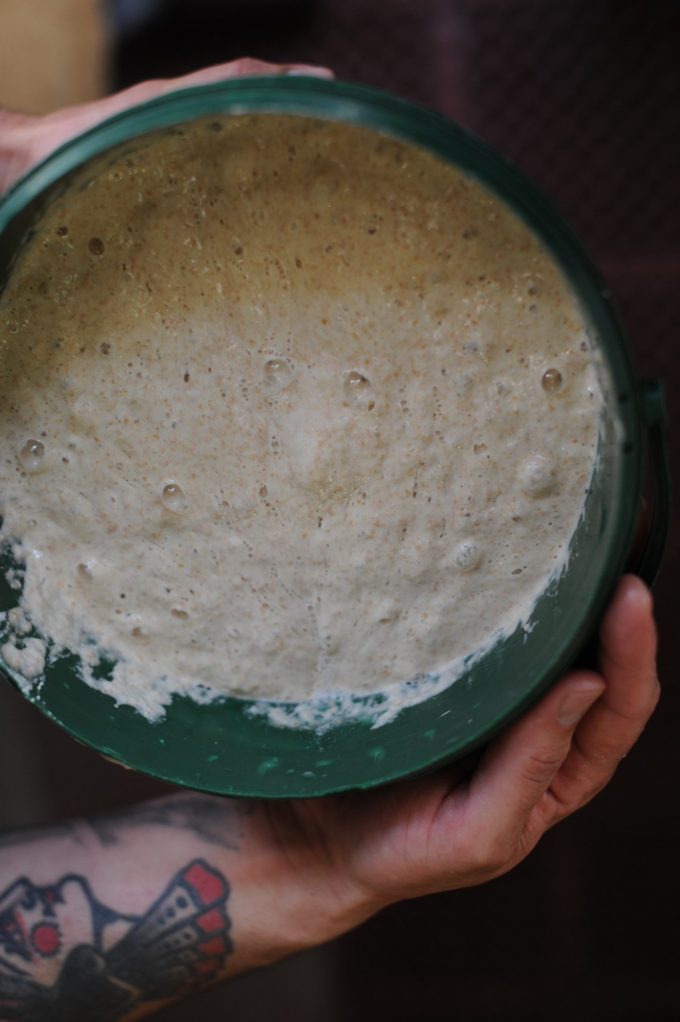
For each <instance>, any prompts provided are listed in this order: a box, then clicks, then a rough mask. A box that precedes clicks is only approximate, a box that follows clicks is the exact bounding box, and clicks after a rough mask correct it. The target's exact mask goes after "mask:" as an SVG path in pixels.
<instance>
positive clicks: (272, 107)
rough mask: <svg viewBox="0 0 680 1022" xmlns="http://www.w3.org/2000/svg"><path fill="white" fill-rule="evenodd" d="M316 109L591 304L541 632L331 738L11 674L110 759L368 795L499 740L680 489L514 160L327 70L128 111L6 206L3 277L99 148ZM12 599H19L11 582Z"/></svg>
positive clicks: (652, 386)
mask: <svg viewBox="0 0 680 1022" xmlns="http://www.w3.org/2000/svg"><path fill="white" fill-rule="evenodd" d="M244 113H267V114H274V115H275V114H285V115H291V114H292V115H296V114H297V115H304V116H306V117H318V118H322V119H331V120H336V121H343V122H345V123H348V124H356V125H362V126H364V127H368V128H372V129H375V130H377V131H380V132H383V133H387V134H390V135H392V136H395V137H397V138H398V139H401V140H402V141H404V142H406V143H410V144H411V145H417V146H422V147H424V148H425V149H428V150H430V151H432V152H433V153H435V154H437V155H438V156H439V157H441V158H443V159H445V160H447V161H449V162H451V163H452V164H454V165H455V166H457V167H458V168H460V169H461V170H463V171H464V172H466V173H468V174H470V175H472V176H473V177H475V178H476V179H477V180H479V181H480V182H481V183H482V184H483V185H485V186H486V187H487V188H488V189H490V190H491V191H492V192H494V193H496V195H497V196H498V197H500V198H501V199H502V200H503V201H505V202H506V203H507V204H509V205H510V206H511V207H513V208H514V210H515V212H516V213H517V214H518V215H519V216H520V217H521V218H522V219H523V220H524V221H525V223H526V224H527V225H528V226H529V227H530V228H531V230H532V231H533V232H534V233H535V234H536V235H537V236H538V237H539V238H540V239H541V240H542V242H543V243H544V245H545V246H546V247H547V249H548V250H549V251H550V252H551V253H552V255H553V257H554V259H555V260H556V262H557V263H558V264H559V265H560V267H561V268H562V271H563V273H564V274H565V275H566V277H567V279H568V280H569V282H570V284H571V287H572V290H573V292H574V294H575V295H576V296H577V298H578V300H579V301H580V304H581V307H582V312H583V315H584V318H585V320H586V323H587V325H588V329H589V331H590V332H591V335H592V337H593V338H594V339H595V342H596V344H597V345H598V347H599V349H600V351H601V354H602V356H603V359H604V361H605V363H606V365H607V367H608V373H609V377H610V380H611V388H610V391H609V393H608V394H607V395H606V410H605V423H604V428H603V431H602V441H601V447H600V451H599V458H598V467H597V469H596V474H595V478H594V480H593V485H592V487H591V489H590V492H589V494H588V497H587V501H586V509H585V514H584V516H583V519H582V521H581V524H580V526H579V528H578V531H577V534H576V536H575V539H574V543H573V547H572V555H571V558H570V561H569V567H568V570H567V571H566V572H565V573H564V574H563V575H562V577H561V578H560V579H559V580H558V581H557V582H556V583H555V584H554V585H551V587H550V588H549V589H548V590H546V592H545V593H544V595H543V596H542V597H541V599H540V601H539V603H538V605H537V607H536V610H535V613H534V615H533V619H532V620H533V628H532V630H531V631H530V632H529V633H527V632H526V631H525V630H523V629H522V628H518V629H517V631H516V632H515V633H514V634H513V635H512V636H510V637H509V638H507V639H506V640H504V641H503V642H500V643H498V644H497V645H496V646H495V647H494V648H493V649H491V650H490V652H488V653H487V654H486V655H485V656H484V657H483V658H481V659H479V660H476V661H475V662H474V664H473V665H472V666H471V667H470V669H469V670H468V671H467V673H466V674H464V675H463V677H461V678H460V679H459V680H458V681H456V682H455V683H454V684H453V685H451V686H450V687H449V688H448V689H446V690H445V691H443V692H441V693H440V694H438V695H435V696H433V697H432V698H430V699H429V700H426V701H424V702H422V703H420V704H417V705H415V706H411V707H409V708H406V709H404V710H402V711H401V713H400V714H399V715H398V716H397V717H396V718H395V719H394V720H393V721H392V722H391V723H387V724H385V725H383V726H381V727H376V728H373V727H371V722H370V718H369V717H368V715H367V719H366V720H365V721H363V722H362V721H361V720H359V721H356V722H353V723H349V724H343V725H341V726H338V727H336V728H333V729H330V730H327V731H325V732H324V733H321V734H319V733H317V732H315V731H313V730H300V729H290V728H281V727H275V726H273V725H272V724H270V723H268V722H267V720H266V719H265V718H264V717H262V716H253V715H249V710H250V708H251V704H250V703H249V702H247V701H245V700H238V699H226V700H225V701H224V702H221V703H217V704H211V705H207V706H203V705H198V704H196V703H194V702H192V701H191V700H188V699H184V698H176V699H175V700H174V701H173V702H172V704H171V705H170V706H169V707H168V710H167V713H166V716H165V718H164V719H163V720H162V721H161V722H159V723H149V722H148V721H147V720H146V719H145V718H144V717H142V716H141V715H140V714H138V713H137V712H136V711H134V710H132V709H131V708H130V707H127V706H121V707H116V706H115V705H114V703H113V700H112V699H111V698H110V697H109V696H107V695H106V694H104V693H103V692H101V691H95V690H94V689H92V688H90V687H88V686H87V685H86V684H85V683H84V682H83V681H81V680H80V678H79V677H78V675H77V673H76V669H75V668H76V662H75V658H74V657H73V656H62V657H61V658H59V659H57V660H56V661H55V662H54V663H51V664H49V665H48V667H47V669H46V674H45V676H44V678H43V679H41V680H40V682H39V683H38V684H36V685H34V686H33V687H32V688H31V687H30V686H27V685H26V683H25V681H24V680H23V679H21V678H19V677H18V676H17V675H16V673H15V672H13V671H12V670H11V669H10V668H9V667H8V666H7V665H4V671H5V673H6V674H7V675H8V676H9V677H10V678H11V679H12V680H13V681H14V682H16V683H17V684H21V687H22V691H24V693H25V694H27V697H28V698H29V699H30V700H31V702H33V703H34V704H35V705H36V706H37V707H39V708H40V709H41V710H42V711H43V712H44V713H45V714H47V716H49V717H50V718H51V719H52V720H54V721H56V722H57V723H58V724H60V725H61V726H62V727H64V728H66V730H68V731H69V732H70V733H71V734H72V735H73V736H75V737H76V738H77V739H79V740H81V741H83V742H85V743H86V744H88V745H90V746H92V747H93V748H95V749H97V750H98V751H99V752H101V753H103V754H104V755H106V756H109V757H112V758H114V759H115V760H118V761H119V762H121V763H123V764H126V765H128V766H130V767H134V768H135V769H137V770H141V771H144V772H146V773H149V774H152V775H154V776H157V777H161V778H164V779H166V780H168V781H172V782H175V783H177V784H183V785H187V786H189V787H192V788H197V789H202V790H205V791H211V792H217V793H223V794H229V795H244V796H245V795H248V796H260V797H268V798H271V797H276V798H280V797H307V796H317V795H323V794H327V793H330V792H337V791H342V790H346V789H351V788H370V787H373V786H375V785H378V784H383V783H385V782H387V781H391V780H394V779H396V778H400V777H404V776H406V775H411V774H414V773H417V772H422V771H426V770H429V769H432V768H434V767H435V766H437V765H438V764H442V763H444V762H446V761H450V760H452V759H455V758H458V757H460V756H462V755H464V754H467V753H469V752H471V751H472V750H474V749H475V748H477V747H479V746H481V745H482V744H484V743H486V742H487V741H488V740H489V738H490V737H491V736H492V735H494V734H495V733H496V732H498V731H499V730H500V729H501V728H503V727H504V726H505V725H507V724H508V722H509V721H510V720H512V719H513V718H515V717H517V716H518V715H519V714H520V713H521V712H522V711H523V710H525V709H526V708H527V707H528V706H529V705H530V704H531V703H533V702H534V701H535V700H536V699H537V698H538V697H539V695H540V694H541V693H542V692H544V691H545V690H546V689H547V688H548V686H550V685H551V684H552V683H553V682H554V681H555V680H556V679H557V678H558V677H559V676H560V675H561V674H562V672H563V671H564V670H565V669H566V668H567V667H568V666H569V665H570V664H571V663H573V662H574V660H575V658H576V657H577V656H578V654H579V653H580V652H581V651H582V650H583V648H584V646H585V644H586V643H587V641H588V640H589V639H590V638H591V637H592V635H593V633H594V631H595V629H596V627H597V623H598V620H599V619H600V617H601V615H602V613H603V610H604V608H605V606H606V604H607V601H608V600H609V598H610V596H611V594H612V591H613V589H614V586H615V584H616V581H617V579H618V577H619V576H620V574H621V572H622V570H623V569H624V567H625V566H626V564H627V563H629V555H630V550H631V544H632V542H633V537H634V533H635V529H636V524H637V521H638V516H639V511H640V506H641V500H642V491H643V482H644V477H645V471H646V467H647V466H648V465H650V466H651V469H652V473H653V478H654V483H655V496H654V505H653V514H652V520H651V525H650V529H649V535H648V537H647V541H646V547H645V548H644V550H643V552H642V555H641V557H640V558H639V559H638V562H637V563H636V564H635V565H633V567H634V568H635V570H637V571H638V572H639V573H640V574H641V575H642V576H643V577H644V578H646V580H647V581H648V582H651V581H653V578H654V576H655V574H656V571H657V569H658V566H659V563H660V560H661V556H662V553H663V547H664V543H665V538H666V534H667V529H668V521H669V514H670V510H669V486H668V467H667V457H666V450H665V443H664V409H663V397H662V393H661V389H660V387H659V385H658V384H656V383H648V384H645V385H640V384H638V383H637V382H636V380H635V377H634V374H633V370H632V366H631V361H630V357H629V352H628V347H627V344H626V341H625V338H624V335H623V333H622V329H621V326H620V324H619V323H618V320H617V317H616V315H615V313H614V311H613V309H612V306H611V302H610V297H609V292H608V291H607V289H606V288H605V287H604V286H603V283H602V281H601V279H600V277H599V275H598V273H597V271H596V270H595V269H594V267H593V266H592V264H591V263H590V261H589V259H588V257H587V256H586V254H585V253H584V251H583V249H582V247H581V245H580V243H579V242H578V240H577V239H576V238H575V236H574V235H573V233H572V232H571V230H570V229H569V228H568V227H567V226H566V225H565V223H564V222H563V221H562V220H561V218H560V217H559V216H558V215H557V214H556V212H555V211H554V209H553V208H552V206H551V205H550V203H549V202H547V201H546V199H545V198H544V197H543V196H542V195H541V194H540V193H539V192H538V191H537V190H536V189H535V187H534V186H533V185H532V184H530V183H529V182H528V181H527V180H526V179H525V178H524V177H523V175H521V174H520V173H519V172H518V171H517V170H516V169H515V168H514V167H513V166H511V165H510V164H508V163H507V162H506V161H505V160H504V159H503V158H502V157H500V156H499V155H498V154H497V153H495V152H493V151H492V150H491V149H489V148H488V147H487V146H486V145H485V144H484V143H482V142H481V141H479V140H478V139H477V138H475V137H473V136H471V135H470V134H468V133H466V132H464V131H463V130H462V129H461V128H459V127H458V126H457V125H455V124H453V123H452V122H451V121H449V120H447V119H445V118H443V117H441V116H439V115H438V114H436V113H434V112H432V111H429V110H426V109H422V108H420V107H416V106H413V105H411V104H408V103H405V102H403V101H401V100H398V99H395V98H393V97H391V96H389V95H386V94H384V93H381V92H377V91H375V90H373V89H368V88H364V87H360V86H356V85H348V84H344V83H340V82H335V81H322V80H319V79H316V78H286V77H280V78H279V77H276V78H243V79H235V80H232V81H228V82H224V83H219V84H215V85H207V86H201V87H197V88H193V89H190V90H185V91H182V92H177V93H173V94H170V95H167V96H163V97H161V98H159V99H156V100H153V101H152V102H150V103H145V104H143V105H141V106H138V107H135V108H133V109H130V110H127V111H126V112H124V113H122V114H119V115H118V116H116V117H114V118H112V119H111V120H109V121H106V122H104V123H102V124H100V125H98V126H97V127H96V128H94V129H92V130H91V131H89V132H87V133H86V134H84V135H82V136H80V137H78V138H76V139H74V140H72V141H70V142H68V143H67V144H66V145H64V146H63V147H62V148H61V149H59V150H58V151H56V152H55V153H53V154H52V155H51V156H50V157H49V158H48V159H47V160H45V161H44V162H43V163H42V164H41V165H40V166H38V167H36V168H35V169H34V170H32V171H31V172H30V173H29V174H28V175H27V176H26V177H25V178H24V179H23V180H22V181H20V182H19V183H18V184H17V185H16V186H15V187H14V189H13V190H12V191H11V192H10V193H9V194H7V195H6V196H5V198H4V200H3V201H2V203H1V204H0V282H2V281H4V280H6V278H7V275H8V273H9V271H10V269H11V265H12V261H13V259H14V258H15V256H16V254H17V252H18V250H19V248H20V246H21V245H22V243H23V241H24V240H25V238H26V236H27V234H28V233H29V232H30V230H31V225H32V224H33V223H34V222H35V220H36V219H37V217H38V216H39V215H40V213H41V210H42V209H44V207H45V206H46V205H47V204H48V203H49V201H50V199H51V198H52V197H54V195H55V194H56V193H57V192H58V191H59V190H60V189H61V188H63V186H64V184H65V182H66V181H67V180H68V176H69V175H70V174H71V173H72V172H74V171H77V170H80V169H82V167H83V165H84V164H86V163H87V162H88V161H89V160H91V159H92V158H93V157H95V156H98V155H99V154H101V153H103V152H105V151H107V150H109V149H111V148H113V147H115V146H118V145H120V144H122V143H130V142H131V141H132V140H133V139H137V138H139V137H140V136H144V135H146V134H148V133H150V132H155V131H158V130H160V129H164V128H170V127H172V126H176V125H179V124H182V123H184V122H189V121H192V120H194V119H196V118H202V117H206V116H210V115H223V116H224V115H227V116H228V115H230V114H232V115H234V114H239V115H240V114H244ZM0 567H2V569H3V571H2V576H1V580H0V609H3V610H7V609H9V608H10V607H12V606H14V605H16V603H17V600H18V594H17V592H15V591H14V589H12V587H11V586H10V585H9V584H8V583H7V582H6V581H5V580H4V572H5V571H6V570H7V569H8V568H9V567H11V565H10V564H9V563H7V560H5V563H4V564H2V565H1V566H0Z"/></svg>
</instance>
